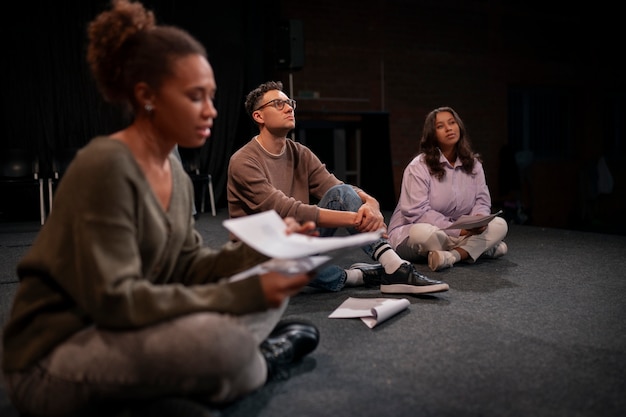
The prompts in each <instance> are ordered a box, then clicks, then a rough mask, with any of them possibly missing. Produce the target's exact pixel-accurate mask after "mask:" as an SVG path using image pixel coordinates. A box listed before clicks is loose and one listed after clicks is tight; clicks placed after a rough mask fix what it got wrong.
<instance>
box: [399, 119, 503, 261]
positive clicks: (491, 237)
mask: <svg viewBox="0 0 626 417" xmlns="http://www.w3.org/2000/svg"><path fill="white" fill-rule="evenodd" d="M490 212H491V196H490V195H489V189H488V187H487V183H486V181H485V173H484V171H483V166H482V163H481V160H480V155H478V154H477V153H474V151H473V150H472V148H471V145H470V142H469V137H468V134H467V131H466V130H465V126H464V124H463V121H462V120H461V118H460V117H459V115H458V114H457V113H456V111H454V110H453V109H452V108H450V107H440V108H437V109H435V110H433V111H431V112H430V113H429V114H428V115H427V116H426V120H425V122H424V131H423V133H422V138H421V140H420V153H419V154H418V155H417V156H416V157H415V158H414V159H413V160H412V161H411V162H410V163H409V164H408V165H407V167H406V168H405V170H404V176H403V178H402V189H401V192H400V199H399V201H398V205H397V206H396V209H395V210H394V212H393V215H392V216H391V221H390V222H389V241H390V243H391V245H392V247H394V248H395V249H396V251H397V252H398V254H399V255H400V256H401V257H402V258H404V259H407V260H412V261H414V262H416V261H419V260H423V259H424V258H425V257H428V266H429V267H430V269H431V270H433V271H439V270H441V269H444V268H449V267H451V266H452V265H454V264H455V263H456V262H459V261H466V262H470V263H473V262H475V261H476V259H478V257H479V256H481V255H482V256H486V257H491V258H499V257H500V256H503V255H505V254H506V253H507V250H508V248H507V245H506V243H505V242H503V239H504V238H505V236H506V234H507V231H508V225H507V223H506V221H505V220H504V219H503V218H501V217H496V218H494V219H493V220H492V221H491V222H490V223H489V224H488V225H486V226H482V227H477V228H473V229H446V228H447V227H448V226H450V225H451V224H452V223H453V222H455V221H456V220H457V219H458V218H459V217H461V216H462V215H488V214H490Z"/></svg>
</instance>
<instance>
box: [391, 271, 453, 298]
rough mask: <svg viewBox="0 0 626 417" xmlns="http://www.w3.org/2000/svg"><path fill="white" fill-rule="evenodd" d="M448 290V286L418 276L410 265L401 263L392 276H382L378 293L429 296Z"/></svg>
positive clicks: (420, 275)
mask: <svg viewBox="0 0 626 417" xmlns="http://www.w3.org/2000/svg"><path fill="white" fill-rule="evenodd" d="M449 289H450V287H449V286H448V284H446V283H445V282H443V281H437V280H434V279H430V278H428V277H427V276H425V275H422V274H420V273H419V272H417V270H416V269H415V267H414V266H413V264H410V263H403V264H402V265H401V266H400V268H398V269H397V270H396V272H394V273H393V274H384V275H383V277H382V282H381V284H380V292H382V293H387V294H430V293H434V292H442V291H448V290H449Z"/></svg>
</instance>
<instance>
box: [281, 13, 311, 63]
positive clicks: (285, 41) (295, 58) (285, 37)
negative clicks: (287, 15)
mask: <svg viewBox="0 0 626 417" xmlns="http://www.w3.org/2000/svg"><path fill="white" fill-rule="evenodd" d="M275 36H276V37H275V41H276V42H275V44H276V48H275V50H276V60H275V64H276V68H278V69H290V70H297V69H301V68H302V67H303V66H304V36H303V31H302V21H301V20H293V19H292V20H284V21H281V22H280V23H279V24H278V27H277V28H276V35H275Z"/></svg>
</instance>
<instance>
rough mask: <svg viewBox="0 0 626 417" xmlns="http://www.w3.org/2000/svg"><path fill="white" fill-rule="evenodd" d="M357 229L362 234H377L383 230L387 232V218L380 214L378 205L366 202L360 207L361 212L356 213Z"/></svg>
mask: <svg viewBox="0 0 626 417" xmlns="http://www.w3.org/2000/svg"><path fill="white" fill-rule="evenodd" d="M355 228H356V230H358V231H359V232H362V233H364V232H376V231H378V230H381V229H383V230H385V231H386V230H387V225H386V224H385V217H384V216H383V214H382V213H381V212H380V208H379V206H378V203H376V204H370V203H369V202H365V203H363V205H362V206H361V207H359V211H357V213H356V225H355Z"/></svg>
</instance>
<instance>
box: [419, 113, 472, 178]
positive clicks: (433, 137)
mask: <svg viewBox="0 0 626 417" xmlns="http://www.w3.org/2000/svg"><path fill="white" fill-rule="evenodd" d="M441 112H449V113H450V114H452V117H454V120H456V123H457V124H458V125H459V136H460V137H459V141H458V142H457V143H456V154H457V156H458V158H459V159H460V160H461V164H462V165H463V168H462V169H463V171H464V172H466V173H467V174H469V175H473V174H474V163H475V161H476V160H478V161H481V159H480V154H478V153H475V152H474V151H473V150H472V146H471V143H470V139H469V135H468V133H467V130H466V129H465V124H464V123H463V120H461V117H460V116H459V115H458V113H457V112H456V111H454V109H452V108H451V107H439V108H436V109H434V110H432V111H431V112H430V113H428V115H427V116H426V120H425V121H424V130H423V131H422V137H421V139H420V144H419V152H420V153H423V154H424V155H425V160H426V165H428V170H429V171H430V174H431V175H432V176H433V177H435V178H437V179H439V180H443V178H444V176H445V175H446V171H445V169H444V168H443V165H442V164H441V162H439V157H440V151H439V143H438V142H437V129H436V127H435V124H436V120H437V114H439V113H441ZM481 162H482V161H481Z"/></svg>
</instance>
